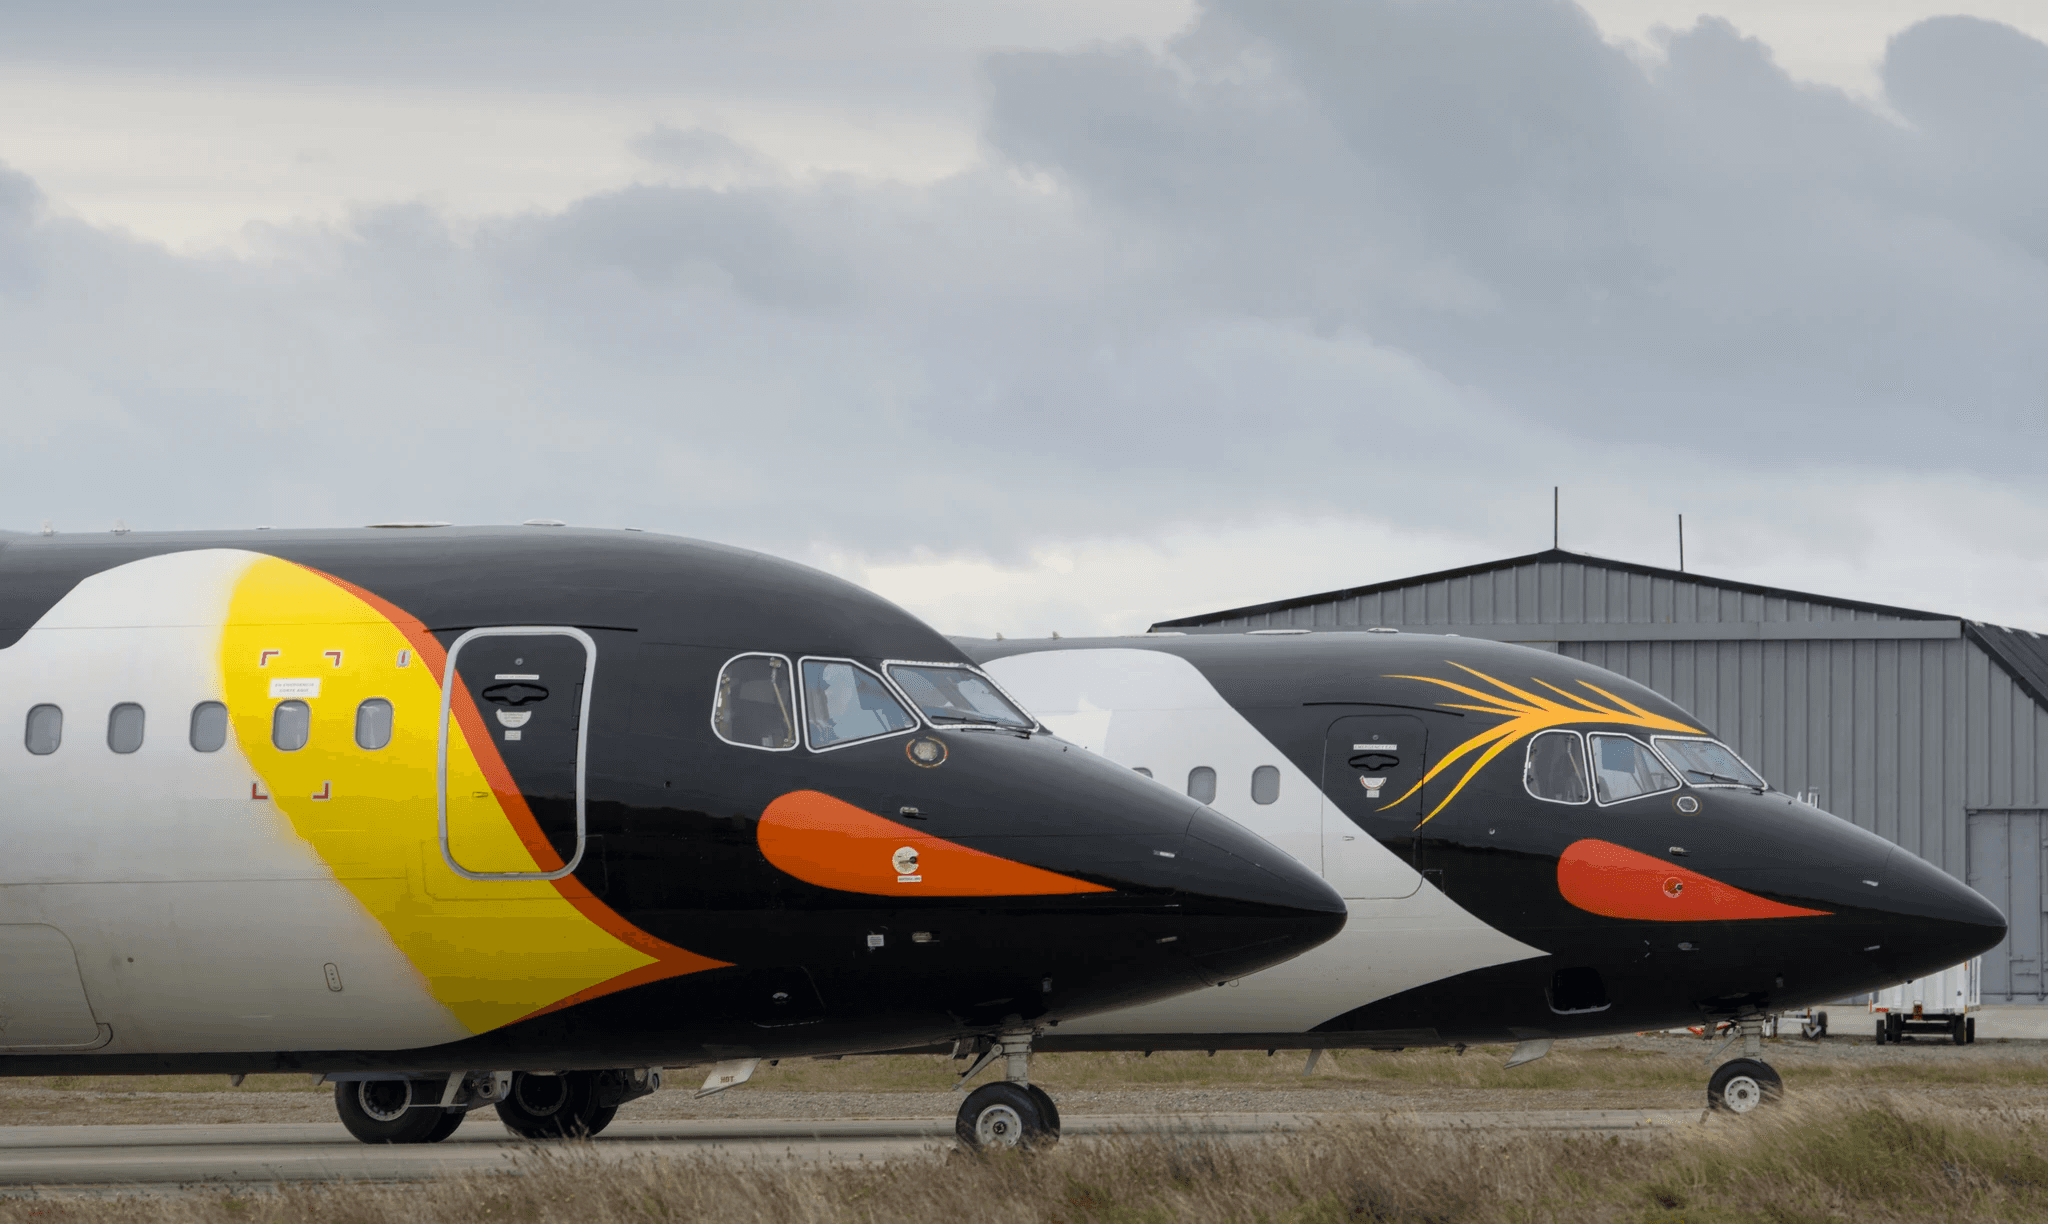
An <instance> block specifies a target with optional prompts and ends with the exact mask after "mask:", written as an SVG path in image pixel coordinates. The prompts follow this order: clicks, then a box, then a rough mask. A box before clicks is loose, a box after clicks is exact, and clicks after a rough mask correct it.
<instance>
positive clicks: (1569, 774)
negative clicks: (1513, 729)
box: [1522, 731, 1592, 803]
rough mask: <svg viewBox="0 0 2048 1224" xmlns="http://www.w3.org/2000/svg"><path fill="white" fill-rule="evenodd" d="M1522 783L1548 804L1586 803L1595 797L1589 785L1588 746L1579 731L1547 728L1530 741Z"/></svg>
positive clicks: (1532, 793)
mask: <svg viewBox="0 0 2048 1224" xmlns="http://www.w3.org/2000/svg"><path fill="white" fill-rule="evenodd" d="M1522 785H1523V786H1524V787H1526V788H1527V789H1528V791H1529V793H1530V794H1531V795H1534V796H1535V797H1536V798H1538V799H1541V800H1543V801H1544V802H1545V803H1584V802H1585V801H1586V800H1587V799H1590V798H1591V797H1592V794H1591V790H1590V788H1589V787H1587V785H1586V748H1585V745H1584V744H1582V743H1580V742H1579V734H1578V732H1576V731H1545V732H1543V733H1541V734H1539V735H1537V736H1536V737H1535V738H1533V739H1531V740H1530V741H1529V756H1528V761H1527V763H1526V764H1525V765H1523V767H1522Z"/></svg>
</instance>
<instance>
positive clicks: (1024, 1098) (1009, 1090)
mask: <svg viewBox="0 0 2048 1224" xmlns="http://www.w3.org/2000/svg"><path fill="white" fill-rule="evenodd" d="M1048 1099H1049V1098H1048ZM953 1134H954V1135H955V1136H956V1137H957V1138H958V1139H959V1140H960V1146H961V1147H963V1148H965V1149H966V1150H968V1151H970V1152H989V1151H1000V1150H1003V1149H1006V1148H1032V1147H1036V1146H1038V1145H1039V1144H1041V1143H1046V1142H1049V1141H1050V1140H1051V1139H1052V1138H1054V1137H1055V1133H1051V1132H1049V1128H1048V1127H1047V1126H1046V1119H1045V1114H1044V1112H1043V1110H1042V1109H1041V1107H1040V1106H1039V1103H1038V1098H1037V1097H1035V1096H1033V1095H1032V1092H1031V1089H1029V1088H1027V1087H1025V1086H1023V1085H1021V1084H1012V1083H1010V1082H1009V1081H1007V1080H998V1081H997V1082H995V1083H993V1084H983V1085H982V1086H981V1087H979V1088H976V1089H975V1090H974V1091H973V1092H970V1093H968V1094H967V1099H966V1100H965V1101H963V1102H961V1103H960V1112H959V1113H958V1114H957V1115H956V1116H955V1117H954V1119H953Z"/></svg>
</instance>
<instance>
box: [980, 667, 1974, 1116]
mask: <svg viewBox="0 0 2048 1224" xmlns="http://www.w3.org/2000/svg"><path fill="white" fill-rule="evenodd" d="M956 641H958V642H959V643H960V644H961V645H962V647H963V648H964V649H965V650H966V651H967V652H968V654H969V655H970V656H971V657H973V658H975V659H976V660H977V661H979V662H981V663H982V664H983V665H984V666H985V667H986V668H987V670H988V671H989V673H990V674H991V675H992V676H993V677H994V678H995V679H996V680H997V681H998V682H1000V683H1001V684H1002V685H1003V686H1004V687H1005V689H1006V690H1007V691H1009V692H1011V693H1013V694H1015V695H1016V696H1017V697H1018V699H1019V700H1021V701H1023V702H1024V703H1025V704H1026V705H1028V706H1029V707H1030V708H1031V709H1032V710H1033V711H1034V712H1035V713H1036V714H1037V715H1038V716H1039V717H1040V718H1041V719H1043V720H1044V721H1045V723H1046V724H1047V725H1048V726H1050V727H1052V728H1053V729H1054V730H1055V731H1056V732H1057V733H1059V734H1061V735H1063V736H1066V737H1067V738H1069V739H1071V740H1073V741H1074V742H1075V743H1076V744H1079V745H1083V746H1086V747H1088V748H1090V749H1092V750H1093V751H1095V752H1098V753H1101V754H1103V755H1104V756H1106V757H1107V758H1108V759H1110V760H1112V761H1115V762H1118V763H1119V764H1122V765H1124V766H1126V767H1128V768H1131V769H1133V770H1134V771H1137V772H1141V773H1147V774H1151V775H1153V776H1155V777H1156V778H1157V779H1158V780H1159V781H1160V782H1161V783H1165V784H1170V787H1171V789H1174V790H1176V791H1185V792H1186V793H1188V794H1191V795H1192V796H1194V797H1196V798H1199V799H1201V800H1202V801H1203V802H1205V803H1208V804H1210V805H1211V806H1212V807H1214V808H1215V809H1216V810H1218V811H1221V812H1223V813H1224V814H1225V815H1227V816H1229V817H1230V818H1232V819H1233V820H1235V821H1237V822H1238V823H1239V824H1241V825H1242V826H1243V827H1245V828H1246V829H1249V830H1251V831H1253V832H1256V833H1258V834H1259V835H1260V836H1261V837H1264V838H1266V839H1268V840H1270V841H1272V842H1273V843H1274V844H1276V845H1278V846H1279V847H1281V848H1282V849H1283V850H1286V851H1288V852H1289V853H1290V854H1292V855H1294V856H1295V857H1296V858H1298V859H1300V860H1301V861H1303V862H1306V863H1311V864H1316V865H1318V866H1319V867H1320V869H1321V871H1322V873H1323V875H1324V877H1325V878H1326V879H1327V880H1328V881H1329V882H1330V883H1331V885H1333V886H1334V887H1336V888H1337V890H1338V891H1339V892H1340V893H1342V894H1343V895H1344V897H1345V898H1346V899H1347V903H1348V904H1349V905H1350V908H1351V921H1350V923H1349V924H1348V925H1347V926H1346V928H1345V930H1344V931H1343V933H1342V934H1341V935H1340V936H1338V937H1337V938H1336V939H1334V940H1332V941H1331V942H1330V943H1328V944H1325V945H1323V946H1322V947H1321V948H1319V949H1317V950H1316V951H1314V952H1312V953H1310V954H1308V955H1306V956H1303V957H1301V958H1300V959H1298V960H1295V961H1292V962H1289V963H1288V964H1285V965H1282V966H1279V967H1277V968H1275V969H1271V970H1268V971H1265V972H1263V973H1259V974H1255V975H1251V976H1248V977H1246V978H1245V979H1243V980H1242V981H1241V982H1237V983H1233V986H1234V987H1235V988H1234V989H1229V990H1221V991H1215V990H1212V991H1208V992H1206V993H1203V994H1195V995H1188V996H1184V997H1182V998H1179V999H1172V1000H1165V1001H1162V1002H1159V1003H1155V1004H1150V1005H1146V1006H1142V1007H1138V1008H1134V1009H1131V1010H1128V1011H1124V1012H1119V1013H1116V1014H1114V1015H1107V1016H1099V1017H1093V1018H1090V1019H1089V1020H1085V1021H1082V1022H1080V1023H1079V1024H1076V1025H1073V1026H1068V1027H1063V1028H1062V1029H1061V1030H1060V1032H1059V1033H1058V1035H1057V1036H1056V1037H1055V1038H1053V1039H1052V1040H1051V1041H1050V1042H1048V1043H1046V1044H1043V1045H1042V1046H1041V1048H1044V1049H1053V1048H1058V1049H1175V1048H1180V1049H1188V1048H1197V1049H1213V1048H1219V1047H1227V1048H1274V1047H1291V1048H1302V1047H1308V1048H1311V1049H1320V1048H1325V1047H1330V1048H1335V1047H1343V1046H1353V1047H1381V1048H1385V1047H1395V1046H1412V1045H1430V1044H1448V1043H1454V1042H1480V1041H1490V1042H1503V1041H1508V1042H1515V1043H1518V1044H1520V1045H1521V1046H1522V1048H1521V1049H1520V1050H1519V1051H1518V1053H1517V1058H1527V1057H1534V1056H1539V1055H1540V1054H1541V1053H1542V1052H1543V1051H1546V1050H1547V1049H1548V1047H1549V1043H1550V1042H1551V1041H1552V1040H1554V1039H1556V1038H1559V1037H1573V1036H1590V1035H1595V1034H1602V1033H1620V1032H1633V1031H1638V1030H1643V1029H1656V1028H1666V1027H1676V1026H1681V1025H1692V1024H1699V1023H1702V1022H1718V1021H1721V1020H1729V1021H1734V1022H1735V1023H1736V1025H1737V1028H1738V1031H1739V1032H1740V1033H1741V1035H1742V1036H1744V1037H1745V1038H1746V1039H1747V1042H1746V1044H1747V1046H1748V1049H1747V1051H1746V1053H1747V1054H1748V1055H1749V1057H1745V1058H1738V1059H1735V1060H1733V1061H1731V1062H1729V1063H1727V1064H1726V1065H1724V1066H1723V1067H1722V1068H1721V1070H1720V1071H1717V1072H1716V1073H1715V1076H1714V1078H1713V1079H1712V1080H1711V1081H1710V1085H1709V1089H1710V1091H1709V1096H1710V1100H1712V1101H1713V1102H1715V1103H1717V1104H1723V1105H1729V1106H1731V1107H1735V1108H1741V1107H1744V1106H1746V1105H1749V1104H1753V1103H1755V1102H1757V1101H1760V1100H1763V1099H1767V1098H1768V1097H1770V1096H1773V1095H1775V1094H1776V1093H1777V1092H1778V1091H1779V1087H1780V1086H1779V1080H1778V1076H1777V1074H1776V1072H1774V1071H1772V1070H1771V1069H1770V1068H1769V1067H1768V1066H1767V1065H1765V1064H1764V1063H1763V1062H1762V1061H1761V1060H1759V1059H1756V1058H1755V1057H1754V1055H1755V1053H1756V1050H1757V1047H1756V1044H1755V1038H1756V1036H1757V1035H1758V1034H1759V1033H1760V1031H1761V1020H1762V1018H1763V1017H1764V1016H1766V1015H1767V1014H1769V1013H1772V1012H1775V1011H1779V1010H1785V1009H1791V1008H1797V1007H1801V1006H1804V1005H1808V1004H1814V1003H1822V1002H1826V1001H1828V1000H1830V999H1835V998H1839V997H1841V996H1843V995H1845V994H1852V993H1857V992H1861V991H1866V990H1870V989H1873V988H1878V987H1883V986H1887V985H1891V984H1894V983H1897V982H1900V981H1904V980H1907V979H1910V978H1914V977H1918V976H1920V975H1922V974H1925V973H1928V972H1932V971H1934V970H1937V969H1941V968H1945V967H1947V966H1950V965H1954V964H1956V963H1958V962H1960V961H1962V960H1965V959H1967V958H1968V957H1970V956H1973V955H1975V954H1977V953H1979V952H1982V951H1984V950H1985V949H1987V948H1990V947H1993V946H1995V945H1996V944H1997V943H1998V942H1999V940H2000V939H2002V938H2003V937H2004V934H2005V919H2004V917H2003V916H2002V915H2001V914H2000V913H1999V912H1998V910H1997V909H1996V907H1994V906H1993V905H1992V904H1991V903H1990V902H1989V901H1987V900H1985V899H1984V898H1983V897H1982V896H1980V895H1979V894H1978V893H1976V892H1975V891H1973V890H1971V889H1970V888H1969V887H1968V886H1966V885H1964V884H1963V883H1962V882H1960V881H1958V880H1956V879H1954V878H1952V877H1950V876H1948V875H1946V874H1945V873H1943V872H1942V871H1940V870H1938V869H1937V868H1935V867H1934V866H1933V865H1931V864H1929V863H1927V862H1925V861H1923V860H1922V859H1919V858H1917V857H1915V856H1914V855H1913V854H1911V853H1910V852H1908V851H1906V850H1904V849H1902V848H1900V847H1898V846H1895V845H1893V844H1892V843H1890V842H1888V841H1885V840H1884V839H1883V838H1880V837H1878V836H1876V835H1875V834H1872V833H1869V832H1866V831H1864V830H1862V829H1859V828H1857V827H1856V826H1854V825H1852V824H1850V823H1849V822H1848V821H1846V820H1842V819H1839V818H1837V817H1835V816H1833V815H1830V814H1829V813H1827V812H1825V811H1822V810H1820V809H1819V808H1816V807H1812V806H1809V805H1807V804H1804V803H1801V802H1799V801H1797V800H1795V799H1793V798H1791V797H1789V796H1787V795H1785V794H1783V793H1782V792H1779V791H1776V790H1774V789H1772V788H1771V787H1770V786H1769V785H1768V784H1767V783H1766V782H1765V781H1764V779H1763V778H1762V777H1761V776H1759V775H1758V774H1757V773H1756V772H1755V771H1754V770H1752V769H1751V768H1750V767H1749V766H1748V765H1747V764H1745V763H1744V762H1743V761H1742V760H1741V758H1739V757H1738V756H1737V755H1736V754H1735V753H1734V752H1733V751H1732V750H1731V749H1729V748H1728V747H1727V746H1726V745H1725V744H1723V743H1721V742H1720V741H1719V740H1717V739H1715V738H1714V737H1713V734H1712V732H1711V731H1710V730H1709V729H1708V728H1706V727H1704V726H1702V725H1701V724H1700V723H1699V721H1698V720H1697V719H1695V718H1693V717H1692V716H1691V715H1690V714H1688V713H1686V711H1684V710H1683V709H1680V708H1679V707H1678V706H1676V705H1674V704H1672V703H1671V702H1669V701H1667V700H1665V699H1664V698H1662V697H1660V696H1658V695H1657V694H1655V693H1653V692H1651V691H1650V690H1648V689H1646V688H1643V687H1642V686H1640V685H1638V684H1635V683H1633V682H1631V681H1629V680H1628V679H1626V678H1624V677H1622V676H1618V675H1615V674H1614V673H1612V672H1608V671H1605V670H1603V669H1600V668H1597V667H1593V666H1591V665H1589V664H1585V663H1581V662H1578V661H1575V660H1572V659H1565V658H1559V657H1558V656H1556V655H1552V654H1548V653H1546V652H1543V651H1538V650H1531V649H1528V648H1526V647H1520V646H1510V645H1505V644H1501V643H1494V642H1483V641H1476V640H1472V639H1463V638H1455V637H1444V636H1435V635H1427V634H1413V633H1396V632H1393V631H1391V630H1386V631H1377V632H1373V631H1368V632H1329V633H1322V632H1318V633H1306V632H1303V631H1299V630H1295V631H1281V632H1273V631H1263V632H1260V631H1254V632H1252V633H1249V634H1222V635H1207V634H1204V635H1195V636H1186V637H1183V636H1179V635H1148V636H1145V637H1140V638H1109V639H1066V640H1061V641H1053V642H1045V641H1006V642H990V641H980V640H973V639H956ZM1161 789H1168V786H1162V787H1161Z"/></svg>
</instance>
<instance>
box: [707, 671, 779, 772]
mask: <svg viewBox="0 0 2048 1224" xmlns="http://www.w3.org/2000/svg"><path fill="white" fill-rule="evenodd" d="M711 729H712V730H713V731H716V732H717V733H718V738H720V739H722V740H724V741H725V742H726V743H728V744H738V745H739V746H740V747H742V748H765V749H767V750H769V751H770V752H780V751H782V750H784V749H786V748H794V747H796V689H795V683H794V681H793V680H792V679H791V678H790V674H789V660H788V659H785V658H783V657H782V656H781V655H770V654H744V655H741V656H739V657H738V658H736V659H732V660H730V661H728V662H727V663H726V665H725V666H724V667H723V668H721V669H720V670H719V673H718V695H717V696H716V697H715V698H713V699H712V704H711Z"/></svg>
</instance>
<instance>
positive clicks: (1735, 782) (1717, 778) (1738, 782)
mask: <svg viewBox="0 0 2048 1224" xmlns="http://www.w3.org/2000/svg"><path fill="white" fill-rule="evenodd" d="M1685 772H1687V773H1689V774H1695V775H1697V776H1699V777H1702V778H1705V779H1706V780H1707V781H1709V782H1721V783H1725V784H1727V785H1729V786H1742V787H1747V788H1748V789H1750V790H1753V791H1755V792H1756V793H1757V794H1759V795H1761V794H1763V792H1764V788H1763V787H1762V786H1759V785H1758V784H1757V783H1755V782H1744V781H1743V780H1742V779H1741V778H1731V777H1729V776H1728V775H1727V774H1717V773H1715V772H1713V771H1712V770H1707V769H1688V770H1686V771H1685Z"/></svg>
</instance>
